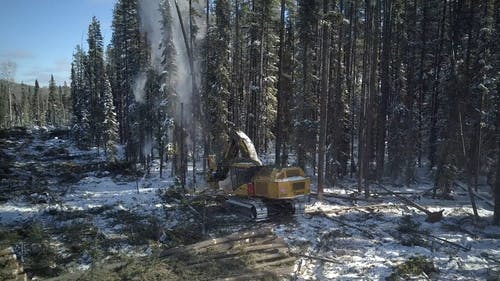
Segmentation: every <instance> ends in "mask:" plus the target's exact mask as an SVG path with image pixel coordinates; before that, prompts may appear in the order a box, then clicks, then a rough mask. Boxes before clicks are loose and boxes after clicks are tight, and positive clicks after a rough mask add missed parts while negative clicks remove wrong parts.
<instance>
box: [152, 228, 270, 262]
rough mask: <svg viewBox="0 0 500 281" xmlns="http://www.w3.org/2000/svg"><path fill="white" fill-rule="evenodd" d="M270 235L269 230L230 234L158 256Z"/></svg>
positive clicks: (173, 249) (174, 249)
mask: <svg viewBox="0 0 500 281" xmlns="http://www.w3.org/2000/svg"><path fill="white" fill-rule="evenodd" d="M271 234H272V232H271V230H270V229H264V230H260V231H252V232H246V233H243V234H231V235H229V236H226V237H223V238H214V239H209V240H205V241H202V242H198V243H195V244H191V245H187V246H184V247H176V248H172V249H167V250H165V251H163V252H162V253H161V254H160V257H165V256H169V255H172V254H177V253H179V252H185V251H190V250H192V251H199V250H201V249H204V248H207V247H211V246H215V245H220V244H224V243H231V242H235V241H240V240H245V239H254V238H262V237H267V236H269V235H271Z"/></svg>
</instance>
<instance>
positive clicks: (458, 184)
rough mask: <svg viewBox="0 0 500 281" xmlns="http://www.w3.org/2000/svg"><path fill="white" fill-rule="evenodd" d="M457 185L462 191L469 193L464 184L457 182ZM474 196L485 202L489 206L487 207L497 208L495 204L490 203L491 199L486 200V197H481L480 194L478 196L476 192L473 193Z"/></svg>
mask: <svg viewBox="0 0 500 281" xmlns="http://www.w3.org/2000/svg"><path fill="white" fill-rule="evenodd" d="M455 184H456V185H457V186H458V187H460V189H462V190H463V191H465V192H468V189H467V187H465V186H464V184H463V183H462V182H459V181H455ZM472 194H473V195H474V196H475V197H477V198H479V199H481V200H483V201H484V203H486V204H487V205H489V206H490V207H495V204H493V203H492V202H491V201H490V199H488V198H486V197H484V196H482V195H480V194H478V193H477V192H474V191H472Z"/></svg>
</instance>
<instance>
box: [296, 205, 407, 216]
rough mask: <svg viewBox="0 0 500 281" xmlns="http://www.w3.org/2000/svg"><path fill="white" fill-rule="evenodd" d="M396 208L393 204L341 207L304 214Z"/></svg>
mask: <svg viewBox="0 0 500 281" xmlns="http://www.w3.org/2000/svg"><path fill="white" fill-rule="evenodd" d="M398 207H399V206H397V205H394V204H374V205H364V206H351V207H342V208H335V209H331V210H318V211H306V212H305V213H306V214H311V215H315V214H318V213H325V214H330V213H338V212H342V211H350V210H360V209H381V208H398Z"/></svg>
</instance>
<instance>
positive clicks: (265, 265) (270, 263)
mask: <svg viewBox="0 0 500 281" xmlns="http://www.w3.org/2000/svg"><path fill="white" fill-rule="evenodd" d="M295 260H296V258H295V257H289V258H286V259H281V260H277V261H272V262H266V263H260V264H257V265H255V266H254V267H253V268H255V269H259V268H264V267H268V266H275V265H282V264H285V263H290V262H294V261H295Z"/></svg>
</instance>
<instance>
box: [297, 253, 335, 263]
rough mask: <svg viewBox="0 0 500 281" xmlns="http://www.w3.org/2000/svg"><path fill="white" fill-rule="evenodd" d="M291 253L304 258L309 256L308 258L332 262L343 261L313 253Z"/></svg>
mask: <svg viewBox="0 0 500 281" xmlns="http://www.w3.org/2000/svg"><path fill="white" fill-rule="evenodd" d="M291 254H292V255H294V256H297V257H303V258H308V259H312V260H319V261H324V262H330V263H341V262H339V261H336V260H333V259H329V258H325V257H320V256H311V255H307V254H301V253H291Z"/></svg>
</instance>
